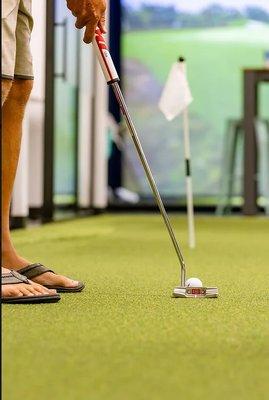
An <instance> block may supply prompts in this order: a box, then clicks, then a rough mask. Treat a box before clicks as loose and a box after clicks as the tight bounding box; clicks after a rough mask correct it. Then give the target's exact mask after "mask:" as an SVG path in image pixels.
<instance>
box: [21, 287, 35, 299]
mask: <svg viewBox="0 0 269 400" xmlns="http://www.w3.org/2000/svg"><path fill="white" fill-rule="evenodd" d="M20 293H21V294H22V295H23V296H26V297H29V296H34V295H35V294H36V293H35V292H34V291H31V290H30V288H29V289H28V288H26V287H21V288H20Z"/></svg>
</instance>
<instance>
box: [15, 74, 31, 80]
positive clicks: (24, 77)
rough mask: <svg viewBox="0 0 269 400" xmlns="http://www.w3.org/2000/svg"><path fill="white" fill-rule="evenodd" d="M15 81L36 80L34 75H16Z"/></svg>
mask: <svg viewBox="0 0 269 400" xmlns="http://www.w3.org/2000/svg"><path fill="white" fill-rule="evenodd" d="M14 79H30V80H34V77H33V75H17V74H14Z"/></svg>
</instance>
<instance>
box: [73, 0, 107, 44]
mask: <svg viewBox="0 0 269 400" xmlns="http://www.w3.org/2000/svg"><path fill="white" fill-rule="evenodd" d="M66 2H67V7H68V8H69V10H70V11H71V12H72V14H73V15H74V16H75V17H76V18H77V20H76V27H77V28H78V29H81V28H83V27H84V26H85V27H86V30H85V34H84V38H83V40H84V42H85V43H91V41H92V39H93V37H94V33H95V29H96V28H97V27H99V28H100V29H101V32H102V33H106V29H105V10H106V0H66Z"/></svg>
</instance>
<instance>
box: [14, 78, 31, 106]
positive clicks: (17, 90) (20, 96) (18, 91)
mask: <svg viewBox="0 0 269 400" xmlns="http://www.w3.org/2000/svg"><path fill="white" fill-rule="evenodd" d="M32 88H33V80H30V79H27V80H26V79H15V80H14V83H13V86H12V90H11V92H10V97H12V99H13V100H15V101H17V102H18V103H20V104H22V105H24V104H26V103H27V101H28V99H29V96H30V94H31V91H32Z"/></svg>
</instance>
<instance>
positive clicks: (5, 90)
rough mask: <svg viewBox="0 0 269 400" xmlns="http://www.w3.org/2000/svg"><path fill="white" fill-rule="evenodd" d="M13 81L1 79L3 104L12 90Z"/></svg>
mask: <svg viewBox="0 0 269 400" xmlns="http://www.w3.org/2000/svg"><path fill="white" fill-rule="evenodd" d="M12 83H13V81H12V80H11V79H2V81H1V86H2V87H1V99H2V106H3V104H4V102H5V101H6V99H7V96H8V94H9V92H10V89H11V87H12Z"/></svg>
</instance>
